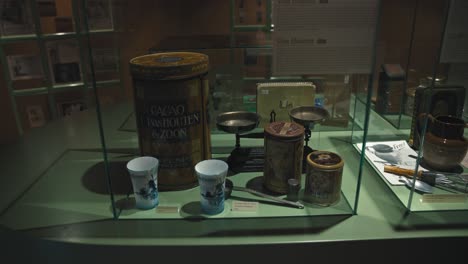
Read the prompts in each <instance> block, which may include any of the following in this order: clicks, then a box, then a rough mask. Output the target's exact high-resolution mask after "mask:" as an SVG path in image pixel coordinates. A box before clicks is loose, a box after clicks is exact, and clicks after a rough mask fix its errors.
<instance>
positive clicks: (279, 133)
mask: <svg viewBox="0 0 468 264" xmlns="http://www.w3.org/2000/svg"><path fill="white" fill-rule="evenodd" d="M303 151H304V127H303V126H301V125H299V124H297V123H289V122H273V123H270V124H268V125H267V126H266V127H265V165H264V168H263V176H264V183H263V185H264V186H265V188H267V189H268V190H270V191H273V192H276V193H281V194H285V193H287V191H288V180H289V179H296V180H298V181H299V182H300V181H301V173H302V153H303Z"/></svg>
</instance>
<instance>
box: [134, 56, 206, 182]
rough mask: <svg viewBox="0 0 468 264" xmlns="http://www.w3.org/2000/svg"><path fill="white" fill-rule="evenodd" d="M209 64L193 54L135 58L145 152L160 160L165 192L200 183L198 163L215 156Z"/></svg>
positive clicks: (137, 110) (137, 112) (138, 117)
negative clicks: (210, 127)
mask: <svg viewBox="0 0 468 264" xmlns="http://www.w3.org/2000/svg"><path fill="white" fill-rule="evenodd" d="M208 64H209V63H208V56H207V55H205V54H201V53H193V52H164V53H155V54H150V55H145V56H140V57H136V58H133V59H132V60H130V71H131V73H132V79H133V88H134V89H133V90H134V101H135V116H136V123H137V128H138V139H139V145H140V152H141V155H144V156H153V157H156V158H157V159H158V160H159V162H160V165H159V175H158V188H159V189H160V190H180V189H187V188H191V187H194V186H196V185H197V184H198V180H197V176H196V174H195V172H194V166H195V164H197V163H198V162H200V161H202V160H205V159H209V158H210V157H211V143H210V130H209V126H208V109H207V104H208V94H209V87H208V81H207V79H206V75H207V72H208Z"/></svg>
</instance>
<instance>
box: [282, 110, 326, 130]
mask: <svg viewBox="0 0 468 264" xmlns="http://www.w3.org/2000/svg"><path fill="white" fill-rule="evenodd" d="M328 116H329V113H328V111H327V110H326V109H325V108H322V107H317V106H299V107H295V108H293V109H291V110H290V111H289V117H291V119H292V121H294V122H296V123H299V124H301V125H303V126H308V125H310V124H314V123H319V122H322V121H324V120H325V119H327V118H328Z"/></svg>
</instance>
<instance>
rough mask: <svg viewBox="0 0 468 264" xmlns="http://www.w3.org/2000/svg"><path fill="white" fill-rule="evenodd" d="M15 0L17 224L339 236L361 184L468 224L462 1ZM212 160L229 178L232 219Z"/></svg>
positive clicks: (3, 217)
mask: <svg viewBox="0 0 468 264" xmlns="http://www.w3.org/2000/svg"><path fill="white" fill-rule="evenodd" d="M4 2H5V3H4V4H2V12H1V14H2V26H1V30H2V31H1V38H0V40H1V46H0V57H1V60H2V70H3V77H2V78H3V79H2V81H3V83H5V87H7V89H5V90H6V91H2V92H3V93H4V94H5V95H6V96H5V98H7V99H6V100H5V99H3V101H2V102H4V103H5V104H4V105H6V106H10V107H5V109H6V110H7V111H9V112H11V115H10V119H11V120H12V121H11V122H9V123H8V126H9V127H10V128H12V127H14V128H12V130H15V131H16V132H17V135H18V137H17V140H16V142H15V143H14V144H13V145H11V147H10V146H9V145H5V147H3V146H2V155H4V156H10V157H12V158H10V160H11V162H8V164H6V163H5V164H2V167H3V170H4V171H6V172H7V174H8V175H22V177H21V178H20V179H16V178H15V179H13V178H6V177H4V178H5V179H3V181H5V184H3V186H12V187H11V188H9V190H7V191H5V192H4V193H2V194H1V195H2V198H3V199H0V201H1V203H0V209H1V213H0V223H1V224H2V225H5V226H7V227H10V228H12V229H32V228H41V227H56V226H60V225H66V224H70V223H83V222H92V221H97V220H102V219H112V218H113V219H125V220H154V221H160V222H161V223H170V222H171V221H172V223H178V224H180V225H179V226H180V227H181V231H177V232H178V233H177V234H182V233H183V232H189V233H190V232H198V231H189V230H185V229H184V225H183V223H186V221H187V220H189V221H200V220H206V222H203V223H208V224H205V225H203V228H206V230H201V231H199V232H202V231H203V232H205V231H206V232H209V230H208V229H210V226H209V225H210V224H212V225H213V226H215V227H219V226H230V227H232V229H236V228H238V229H239V231H242V230H241V229H242V228H244V227H246V226H249V225H250V226H255V227H258V228H259V229H261V227H260V226H259V225H260V224H259V223H260V222H259V220H261V222H262V223H270V224H269V227H272V226H274V228H276V229H285V230H286V229H288V230H297V229H298V228H299V229H300V228H306V227H310V226H313V225H320V226H321V227H323V226H325V227H330V226H333V225H334V224H336V223H337V222H340V221H342V220H344V219H347V218H349V217H352V216H353V215H356V214H359V210H358V209H359V204H360V202H359V197H360V191H361V185H362V184H361V181H362V177H363V174H367V175H366V176H368V177H372V178H373V179H374V178H375V179H378V182H380V183H381V185H382V186H385V188H384V189H385V195H387V194H388V195H390V196H391V197H392V199H396V200H397V203H398V205H401V206H402V207H403V208H404V211H406V213H413V212H436V213H438V214H439V213H441V214H443V213H445V212H447V213H450V212H455V211H468V210H467V209H468V202H467V201H466V193H467V190H466V188H467V184H466V183H465V181H466V178H465V175H464V174H463V172H464V171H465V170H466V167H465V165H464V164H465V163H464V161H463V158H464V156H465V154H466V148H462V147H461V146H463V147H464V146H465V143H466V141H465V139H464V137H463V134H464V127H465V120H466V116H465V112H464V109H465V102H466V99H465V98H466V96H465V93H466V92H465V87H466V67H465V66H466V58H465V57H464V56H465V55H466V47H468V45H465V44H466V43H465V42H466V29H465V28H467V27H463V26H462V25H466V24H467V21H466V18H465V17H463V12H462V10H466V4H464V3H463V1H454V0H452V1H448V0H431V1H417V0H415V1H387V0H384V1H375V0H359V1H345V0H325V1H323V0H314V1H313V0H311V1H299V0H298V1H295V0H291V1H282V0H259V1H253V0H245V1H242V0H224V1H219V0H206V1H182V0H174V1H162V0H161V1H143V0H135V1H125V0H76V1H72V0H55V1H39V0H37V1H33V0H30V1H29V0H23V1H4ZM18 11H21V12H18ZM5 120H7V119H5ZM441 142H443V143H441ZM446 142H449V143H446ZM444 144H445V145H444ZM442 151H446V152H442ZM423 153H424V155H423ZM454 153H458V156H457V157H455V156H454V155H455V154H454ZM431 155H432V158H431ZM141 156H153V157H155V158H157V159H158V163H157V165H156V166H157V169H156V170H154V167H152V169H148V168H147V169H146V172H144V173H141V175H143V174H144V175H145V177H150V178H145V180H144V181H145V182H144V183H143V185H144V186H143V187H138V188H136V187H135V185H136V181H137V180H134V178H132V177H133V174H135V173H136V174H138V173H137V172H135V167H134V166H130V165H128V163H129V161H132V160H134V159H136V158H138V157H141ZM208 159H214V160H217V161H222V162H224V163H225V164H227V165H228V171H227V172H226V173H227V175H226V177H225V178H224V180H223V184H222V187H220V186H221V185H219V186H218V187H219V188H220V190H221V191H219V190H218V187H216V188H217V189H216V190H215V189H214V190H215V191H216V193H217V194H218V193H222V194H223V195H222V196H223V197H224V198H223V199H224V200H223V202H222V204H223V205H224V209H222V210H221V211H216V214H210V213H207V212H206V211H204V209H203V205H202V203H201V200H203V199H208V198H209V199H211V198H212V196H213V195H214V194H213V192H205V191H203V190H202V189H201V186H200V184H199V180H198V177H202V176H199V175H200V174H203V173H202V172H201V170H197V169H196V166H197V164H199V163H200V162H202V161H203V160H208ZM441 161H442V162H441ZM431 162H432V163H431ZM453 162H455V164H454V165H450V166H449V167H444V166H445V165H447V164H450V163H452V164H453ZM429 164H432V165H429ZM438 166H439V167H438ZM209 169H210V170H211V169H213V167H210V168H209ZM141 175H140V176H141ZM416 177H419V179H421V180H422V181H419V180H418V181H416V180H415V179H416ZM132 179H133V180H132ZM138 179H142V178H138ZM415 184H416V185H415ZM426 185H428V186H426ZM13 186H14V188H13ZM278 186H279V187H278ZM413 186H416V187H413ZM213 188H214V187H213ZM141 197H146V198H148V199H152V201H151V202H152V203H153V204H152V205H151V206H149V207H145V206H141V203H140V200H141ZM207 197H208V198H207ZM375 199H376V201H378V202H381V200H382V199H381V197H375ZM25 216H27V217H25ZM32 219H34V221H32ZM461 223H466V220H461ZM237 224H239V225H238V227H237ZM275 225H276V226H275ZM213 228H214V227H213ZM158 230H159V229H158ZM164 232H167V231H164ZM181 232H182V233H181Z"/></svg>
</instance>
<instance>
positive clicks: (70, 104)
mask: <svg viewBox="0 0 468 264" xmlns="http://www.w3.org/2000/svg"><path fill="white" fill-rule="evenodd" d="M83 110H86V105H85V103H84V102H83V101H81V100H72V101H64V102H59V103H57V112H58V114H59V115H60V116H62V117H66V116H71V115H72V114H74V113H78V112H81V111H83Z"/></svg>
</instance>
